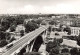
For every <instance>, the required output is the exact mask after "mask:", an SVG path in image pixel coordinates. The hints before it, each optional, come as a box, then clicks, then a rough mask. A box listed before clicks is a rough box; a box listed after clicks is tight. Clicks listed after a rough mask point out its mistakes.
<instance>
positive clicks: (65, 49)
mask: <svg viewBox="0 0 80 55" xmlns="http://www.w3.org/2000/svg"><path fill="white" fill-rule="evenodd" d="M61 53H69V49H68V48H64V49H62V50H61Z"/></svg>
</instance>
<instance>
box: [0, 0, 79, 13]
mask: <svg viewBox="0 0 80 55" xmlns="http://www.w3.org/2000/svg"><path fill="white" fill-rule="evenodd" d="M39 13H42V14H80V0H0V14H39Z"/></svg>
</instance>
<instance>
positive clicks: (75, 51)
mask: <svg viewBox="0 0 80 55" xmlns="http://www.w3.org/2000/svg"><path fill="white" fill-rule="evenodd" d="M70 53H71V55H77V53H78V49H77V48H72V49H71V50H70Z"/></svg>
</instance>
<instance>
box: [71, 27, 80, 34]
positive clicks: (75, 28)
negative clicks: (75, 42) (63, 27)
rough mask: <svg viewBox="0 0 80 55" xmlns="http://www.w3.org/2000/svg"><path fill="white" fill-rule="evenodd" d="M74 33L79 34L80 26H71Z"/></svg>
mask: <svg viewBox="0 0 80 55" xmlns="http://www.w3.org/2000/svg"><path fill="white" fill-rule="evenodd" d="M70 28H71V34H72V35H79V34H80V27H70Z"/></svg>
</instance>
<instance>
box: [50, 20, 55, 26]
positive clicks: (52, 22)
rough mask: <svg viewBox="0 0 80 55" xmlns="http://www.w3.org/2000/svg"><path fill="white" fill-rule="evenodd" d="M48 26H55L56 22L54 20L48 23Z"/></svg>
mask: <svg viewBox="0 0 80 55" xmlns="http://www.w3.org/2000/svg"><path fill="white" fill-rule="evenodd" d="M49 24H50V25H57V21H56V20H52V21H50V22H49Z"/></svg>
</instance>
